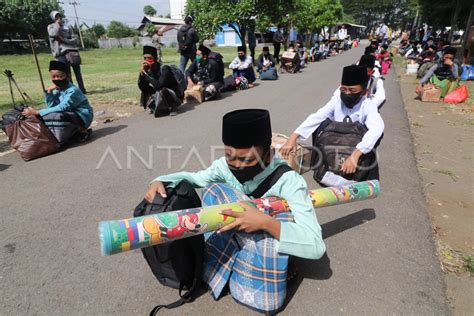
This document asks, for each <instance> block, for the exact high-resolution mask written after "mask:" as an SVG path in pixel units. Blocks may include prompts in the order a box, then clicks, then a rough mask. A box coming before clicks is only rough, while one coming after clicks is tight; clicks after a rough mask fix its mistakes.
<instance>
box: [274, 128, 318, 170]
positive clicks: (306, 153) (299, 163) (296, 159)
mask: <svg viewBox="0 0 474 316" xmlns="http://www.w3.org/2000/svg"><path fill="white" fill-rule="evenodd" d="M287 140H288V136H286V135H283V134H279V133H273V135H272V148H273V149H275V156H277V157H280V158H281V156H280V154H279V152H278V151H279V149H280V148H281V147H282V146H283V145H284V144H285V143H286V141H287ZM286 161H287V162H288V164H289V165H290V167H291V168H293V170H295V171H296V172H298V173H299V174H303V173H305V172H308V171H309V170H311V168H310V166H311V150H309V149H308V148H305V147H303V146H302V145H300V144H298V145H297V149H296V153H295V154H294V155H290V157H288V159H286Z"/></svg>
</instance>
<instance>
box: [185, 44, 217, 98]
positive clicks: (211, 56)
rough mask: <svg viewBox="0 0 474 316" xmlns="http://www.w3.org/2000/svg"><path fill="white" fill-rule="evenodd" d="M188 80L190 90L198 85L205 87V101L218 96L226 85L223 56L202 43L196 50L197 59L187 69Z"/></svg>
mask: <svg viewBox="0 0 474 316" xmlns="http://www.w3.org/2000/svg"><path fill="white" fill-rule="evenodd" d="M186 80H187V83H188V90H191V89H193V88H195V86H196V85H199V86H201V87H202V88H203V90H204V100H205V101H208V100H211V99H213V98H215V97H217V96H218V95H219V93H220V89H221V88H222V87H223V86H224V64H223V63H222V56H221V55H220V54H217V53H213V52H211V50H210V49H209V48H207V47H206V46H204V45H200V46H199V48H198V50H197V51H196V59H195V60H194V62H193V63H192V64H191V66H189V68H188V70H187V71H186Z"/></svg>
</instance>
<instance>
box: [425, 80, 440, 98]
mask: <svg viewBox="0 0 474 316" xmlns="http://www.w3.org/2000/svg"><path fill="white" fill-rule="evenodd" d="M440 98H441V89H440V88H438V87H436V86H435V85H433V84H426V85H425V86H424V87H423V91H422V92H421V101H423V102H439V100H440Z"/></svg>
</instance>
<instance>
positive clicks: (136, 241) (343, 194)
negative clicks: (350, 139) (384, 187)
mask: <svg viewBox="0 0 474 316" xmlns="http://www.w3.org/2000/svg"><path fill="white" fill-rule="evenodd" d="M379 194H380V183H379V181H377V180H370V181H365V182H354V183H351V184H347V185H343V186H339V187H327V188H322V189H317V190H313V191H310V192H309V195H310V198H311V200H312V201H313V206H314V207H315V208H320V207H325V206H333V205H338V204H345V203H351V202H356V201H362V200H367V199H374V198H376V197H377V196H379ZM243 202H245V203H252V204H253V206H255V207H256V208H257V209H259V210H260V211H262V212H263V211H265V212H267V213H268V214H270V215H275V214H277V213H281V212H289V211H291V210H290V208H289V206H288V203H287V201H286V200H284V199H281V198H278V197H273V196H272V197H268V198H261V199H255V200H250V201H243ZM224 210H232V211H234V212H245V209H244V206H243V205H242V204H240V203H239V202H235V203H229V204H219V205H213V206H206V207H198V208H192V209H187V210H178V211H172V212H165V213H157V214H152V215H146V216H141V217H135V218H128V219H121V220H111V221H101V222H100V223H99V238H100V243H101V252H102V255H103V256H109V255H113V254H116V253H121V252H125V251H128V250H133V249H139V248H145V247H150V246H154V245H158V244H162V243H166V242H169V241H172V240H177V239H181V238H186V237H191V236H196V235H200V234H204V233H206V232H212V231H216V230H218V229H220V228H221V227H223V226H225V225H227V224H230V223H232V222H233V221H234V220H235V219H234V218H233V217H230V216H227V215H223V214H221V213H222V211H224Z"/></svg>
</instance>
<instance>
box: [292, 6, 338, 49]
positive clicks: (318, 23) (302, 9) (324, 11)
mask: <svg viewBox="0 0 474 316" xmlns="http://www.w3.org/2000/svg"><path fill="white" fill-rule="evenodd" d="M341 18H342V5H341V3H340V2H339V1H338V0H298V1H297V2H296V5H295V10H294V12H293V13H292V14H291V15H290V19H291V21H292V24H293V26H294V27H296V29H297V30H298V31H299V32H300V33H304V34H307V35H311V34H313V33H319V31H320V29H321V28H322V27H324V26H329V25H334V24H336V23H337V22H339V21H340V19H341ZM309 40H310V37H309V36H308V41H309ZM308 44H309V43H308Z"/></svg>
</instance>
